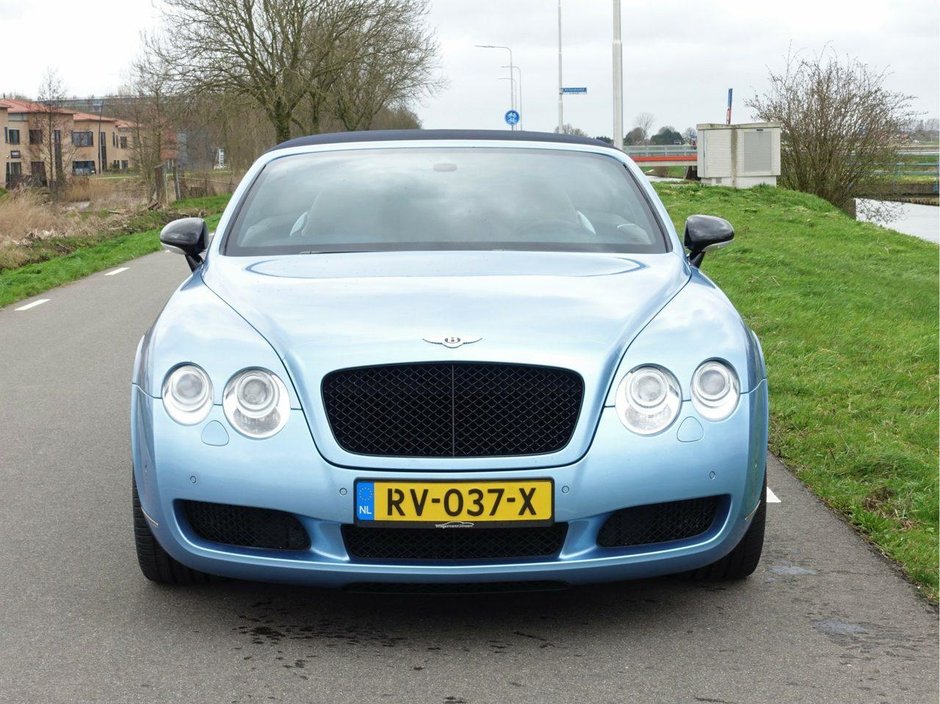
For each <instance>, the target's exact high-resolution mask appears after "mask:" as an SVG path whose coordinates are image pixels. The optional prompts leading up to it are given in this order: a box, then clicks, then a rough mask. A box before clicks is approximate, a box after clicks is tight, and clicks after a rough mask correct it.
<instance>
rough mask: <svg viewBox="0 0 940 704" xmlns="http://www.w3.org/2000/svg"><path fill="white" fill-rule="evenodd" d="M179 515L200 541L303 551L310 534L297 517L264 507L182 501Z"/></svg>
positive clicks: (308, 545) (306, 546)
mask: <svg viewBox="0 0 940 704" xmlns="http://www.w3.org/2000/svg"><path fill="white" fill-rule="evenodd" d="M181 503H182V509H183V515H184V516H185V517H186V520H187V521H188V522H189V525H190V526H191V527H192V529H193V532H194V533H195V534H196V535H198V536H199V537H200V538H202V539H203V540H208V541H210V542H213V543H224V544H225V545H237V546H239V547H245V548H260V549H263V550H306V549H307V548H309V547H310V536H309V535H307V531H306V530H304V527H303V526H302V525H301V524H300V521H298V520H297V518H296V517H295V516H293V515H291V514H289V513H285V512H284V511H273V510H271V509H267V508H251V507H248V506H232V505H229V504H210V503H206V502H204V501H182V502H181Z"/></svg>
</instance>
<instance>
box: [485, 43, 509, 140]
mask: <svg viewBox="0 0 940 704" xmlns="http://www.w3.org/2000/svg"><path fill="white" fill-rule="evenodd" d="M475 46H476V47H477V48H478V49H505V50H506V51H508V52H509V81H510V83H509V107H510V108H512V109H513V110H515V109H516V77H515V74H514V73H513V70H512V69H513V63H512V49H510V48H509V47H508V46H503V45H501V44H476V45H475ZM509 129H511V130H514V129H516V126H515V125H510V126H509Z"/></svg>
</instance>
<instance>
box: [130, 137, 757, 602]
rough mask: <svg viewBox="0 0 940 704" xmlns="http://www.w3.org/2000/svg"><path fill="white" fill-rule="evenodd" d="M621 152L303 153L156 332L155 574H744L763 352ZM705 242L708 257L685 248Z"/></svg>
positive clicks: (301, 145) (572, 140) (281, 164)
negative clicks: (680, 238) (703, 272)
mask: <svg viewBox="0 0 940 704" xmlns="http://www.w3.org/2000/svg"><path fill="white" fill-rule="evenodd" d="M733 235H734V232H733V230H732V228H731V226H730V225H729V224H728V223H727V222H725V221H724V220H721V219H720V218H715V217H709V216H693V217H691V218H689V220H688V222H687V223H686V226H685V237H684V243H683V242H682V241H680V240H679V238H678V236H677V235H676V232H675V231H674V229H673V227H672V225H671V223H670V220H669V218H668V216H667V214H666V211H665V210H664V209H663V206H662V204H661V203H660V201H659V199H658V198H657V196H656V193H655V192H654V191H653V190H652V188H650V186H649V184H648V183H647V180H646V179H645V177H644V176H643V175H642V174H641V173H640V171H639V170H638V169H637V168H636V166H635V165H634V164H633V163H632V162H631V161H630V159H629V158H627V157H626V156H625V155H624V154H623V153H622V152H620V151H617V150H615V149H612V148H610V147H608V146H606V145H604V144H603V143H601V142H597V141H594V140H590V139H581V138H577V137H568V136H563V135H551V134H538V133H525V132H515V133H507V132H458V131H405V132H370V133H348V134H340V135H321V136H316V137H307V138H301V139H295V140H292V141H289V142H286V143H284V144H281V145H280V146H278V147H276V148H275V149H273V150H271V151H269V152H268V153H267V154H265V155H264V156H262V157H261V158H260V159H259V160H258V161H257V162H256V163H255V164H254V166H252V168H251V170H250V171H249V172H248V173H247V175H246V176H245V178H244V180H243V181H242V183H241V185H240V186H239V187H238V190H237V191H236V192H235V194H234V196H233V197H232V200H231V202H230V204H229V206H228V208H227V209H226V210H225V214H224V215H223V216H222V220H221V222H220V223H219V226H218V229H217V230H216V233H215V235H214V237H210V236H209V234H208V232H207V229H206V225H205V223H204V222H203V221H202V220H199V219H196V218H187V219H183V220H178V221H176V222H173V223H171V224H169V225H168V226H167V227H166V228H165V229H164V230H163V232H162V234H161V236H160V238H161V241H162V242H163V244H164V245H165V246H166V247H167V248H168V249H171V250H173V251H177V252H180V253H182V254H183V255H185V257H186V260H187V262H188V263H189V265H190V267H191V268H192V276H191V277H190V278H189V279H187V280H186V281H185V282H184V283H183V284H182V286H180V288H179V289H178V290H177V291H176V292H175V293H174V294H173V296H172V297H171V298H170V300H169V302H168V303H167V305H166V308H165V309H164V310H163V312H162V313H161V315H160V317H159V318H158V319H157V321H156V322H155V323H154V325H153V327H152V328H151V329H150V330H149V331H148V332H147V334H146V335H144V338H143V339H142V340H141V343H140V346H139V349H138V352H137V360H136V363H135V366H134V377H133V387H132V404H131V427H132V430H131V433H132V449H133V465H134V468H133V469H134V490H133V506H134V533H135V538H136V546H137V555H138V558H139V561H140V567H141V569H142V571H143V573H144V575H145V576H146V577H148V578H149V579H152V580H154V581H158V582H169V583H188V582H193V581H196V580H201V579H203V578H204V577H205V576H206V575H207V574H212V575H225V576H229V577H236V578H245V579H255V580H270V581H280V582H297V583H305V584H312V585H324V586H338V587H339V586H343V587H362V588H374V587H383V588H395V587H409V586H410V587H413V586H414V585H416V584H428V583H437V584H438V585H441V584H444V585H457V584H461V585H464V584H468V583H476V584H477V585H478V586H479V587H487V588H490V587H492V588H501V587H502V586H505V585H506V583H509V585H510V586H521V587H526V586H528V587H534V586H536V585H560V584H576V583H584V582H595V581H604V580H621V579H629V578H637V577H650V576H654V575H661V574H671V573H680V572H682V573H692V574H697V575H699V576H702V577H706V578H742V577H746V576H747V575H749V574H751V573H752V572H753V571H754V569H755V567H756V565H757V562H758V560H759V558H760V553H761V546H762V544H763V536H764V521H765V499H764V494H765V491H764V487H765V486H766V479H765V453H766V449H767V381H766V372H765V368H764V361H763V357H762V354H761V350H760V345H759V343H758V341H757V338H756V337H755V335H754V333H753V332H751V331H750V330H749V329H748V328H747V326H746V325H745V324H744V322H742V320H741V317H740V316H739V315H738V313H737V312H736V311H735V309H734V308H733V307H732V305H731V303H730V302H729V301H728V299H727V298H726V297H725V296H724V295H723V294H722V293H721V291H719V290H718V288H716V287H715V285H714V284H713V283H712V282H711V281H710V280H709V279H708V278H707V277H706V276H705V275H704V274H702V273H701V272H700V271H699V265H700V264H701V262H702V258H703V256H704V254H705V252H706V251H707V250H710V249H713V248H717V247H720V246H722V245H724V244H727V243H728V242H729V241H730V240H731V238H732V237H733ZM683 244H684V245H685V248H686V249H687V250H688V253H687V252H686V251H685V249H684V248H683Z"/></svg>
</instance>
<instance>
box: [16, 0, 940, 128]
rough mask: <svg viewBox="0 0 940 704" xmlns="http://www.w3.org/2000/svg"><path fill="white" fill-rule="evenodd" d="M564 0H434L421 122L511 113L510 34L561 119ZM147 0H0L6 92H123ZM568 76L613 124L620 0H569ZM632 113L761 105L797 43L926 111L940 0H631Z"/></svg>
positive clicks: (933, 88) (593, 116) (548, 124)
mask: <svg viewBox="0 0 940 704" xmlns="http://www.w3.org/2000/svg"><path fill="white" fill-rule="evenodd" d="M557 13H558V1H557V0H431V13H430V16H429V22H430V24H431V25H432V26H433V27H435V28H436V31H437V35H438V39H439V41H440V45H441V57H440V62H441V66H440V70H441V74H442V76H443V77H444V78H445V79H446V81H447V87H446V88H445V89H444V90H442V91H441V92H439V93H438V94H437V95H436V96H434V97H433V98H429V99H424V100H423V101H422V102H421V103H420V104H418V105H417V106H416V109H417V112H418V115H419V117H420V118H421V120H422V122H423V124H424V126H425V127H482V128H501V127H505V124H504V122H503V113H504V112H505V111H506V109H508V107H509V81H508V80H500V79H501V78H508V75H509V72H508V70H506V69H501V68H500V67H501V66H503V65H505V64H507V63H508V61H507V59H508V54H507V53H506V52H505V51H499V50H492V49H478V48H475V46H474V45H475V44H504V45H508V46H511V47H512V50H513V59H514V62H515V63H516V64H517V65H518V66H519V67H520V68H521V72H522V110H521V112H522V121H523V124H524V126H525V127H526V129H535V130H551V129H553V128H554V127H555V125H556V124H557V121H558V99H557V90H558V14H557ZM158 17H159V13H158V12H157V10H155V9H154V6H153V3H152V2H151V0H92V1H91V2H87V1H86V2H83V3H80V4H76V3H75V2H73V1H70V0H43V1H42V2H28V1H27V0H0V29H2V34H0V36H2V37H3V39H2V46H3V48H4V57H5V58H4V60H3V62H0V92H5V93H11V92H19V93H25V94H29V95H35V93H36V92H37V89H38V86H39V83H40V81H41V79H42V74H43V71H44V70H45V68H46V67H47V66H49V67H53V68H55V69H56V70H57V71H58V72H59V75H60V76H61V78H62V80H63V82H64V83H65V85H66V88H67V90H68V91H69V92H70V93H73V94H76V95H80V96H86V95H92V94H95V95H101V94H107V93H111V92H114V91H115V90H117V89H118V88H119V87H120V85H121V84H122V83H124V82H125V81H126V80H127V68H126V67H127V64H128V62H129V61H130V60H131V59H132V58H133V57H134V56H135V55H136V53H137V51H138V44H139V41H138V37H139V32H140V31H141V30H144V29H148V28H151V27H153V26H155V25H156V24H157V22H158ZM562 25H563V36H562V44H563V56H564V85H566V86H584V87H586V88H587V89H588V92H587V95H580V96H577V95H576V96H569V97H566V98H565V121H566V122H570V123H571V124H573V125H576V126H578V127H580V128H582V129H584V130H586V131H587V132H588V133H590V134H591V135H609V134H611V131H612V130H611V125H612V97H611V73H612V59H611V38H612V2H611V0H562ZM623 41H624V52H623V63H624V115H625V118H624V121H625V123H626V129H629V128H630V127H631V126H633V124H634V117H635V116H636V115H637V114H638V113H640V112H650V113H652V114H653V115H655V117H656V119H655V127H656V128H658V127H659V126H661V125H664V124H670V125H673V126H674V127H676V128H677V129H678V130H679V131H682V130H683V129H684V128H685V127H688V126H690V125H694V124H696V123H698V122H721V121H723V120H724V114H725V100H726V96H727V90H728V88H732V87H733V88H734V95H735V102H734V118H735V121H745V120H748V119H750V118H751V115H750V112H749V111H748V109H747V108H746V107H745V106H744V99H745V98H747V97H749V96H751V95H753V94H754V92H755V91H761V90H762V89H764V88H765V86H766V76H767V69H768V67H771V68H780V67H781V66H782V65H783V61H784V56H785V54H786V53H787V51H788V48H790V47H791V46H792V48H793V49H794V50H796V51H805V52H810V53H812V52H818V51H820V50H821V49H823V47H825V46H826V44H827V43H829V44H830V45H831V46H832V47H833V48H834V49H835V50H836V51H838V52H839V53H841V54H848V55H851V56H854V57H858V58H859V59H861V60H862V61H864V62H865V63H868V64H869V65H871V66H873V67H875V68H878V69H883V68H888V69H889V70H890V71H891V73H892V75H891V76H890V78H889V80H888V86H889V87H890V88H891V89H892V90H897V91H900V92H903V93H908V94H910V95H914V96H916V97H917V99H916V101H915V107H916V108H917V109H918V110H920V111H922V112H924V113H925V114H926V116H927V117H937V116H938V114H940V3H938V2H937V0H895V1H892V0H881V1H880V2H877V3H875V2H859V1H858V0H787V1H786V2H779V1H774V2H753V1H750V2H741V1H732V0H696V1H695V2H692V1H690V0H683V1H681V2H680V1H679V0H623Z"/></svg>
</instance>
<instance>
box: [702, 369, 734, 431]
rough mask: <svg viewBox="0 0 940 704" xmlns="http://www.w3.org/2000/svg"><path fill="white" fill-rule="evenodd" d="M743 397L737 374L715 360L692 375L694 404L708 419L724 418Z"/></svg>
mask: <svg viewBox="0 0 940 704" xmlns="http://www.w3.org/2000/svg"><path fill="white" fill-rule="evenodd" d="M740 397H741V391H740V387H739V385H738V377H737V374H735V373H734V370H733V369H731V367H729V366H728V365H726V364H724V363H723V362H718V361H715V360H712V361H709V362H705V363H704V364H702V365H701V366H700V367H699V368H698V369H696V370H695V374H694V375H693V376H692V405H693V406H694V407H695V410H696V411H698V413H699V415H700V416H702V417H703V418H705V419H706V420H716V421H717V420H724V419H725V418H727V417H728V416H730V415H731V414H732V413H733V412H734V409H735V408H737V406H738V400H739V399H740Z"/></svg>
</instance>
